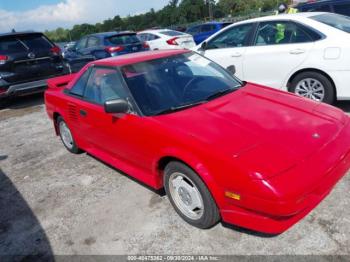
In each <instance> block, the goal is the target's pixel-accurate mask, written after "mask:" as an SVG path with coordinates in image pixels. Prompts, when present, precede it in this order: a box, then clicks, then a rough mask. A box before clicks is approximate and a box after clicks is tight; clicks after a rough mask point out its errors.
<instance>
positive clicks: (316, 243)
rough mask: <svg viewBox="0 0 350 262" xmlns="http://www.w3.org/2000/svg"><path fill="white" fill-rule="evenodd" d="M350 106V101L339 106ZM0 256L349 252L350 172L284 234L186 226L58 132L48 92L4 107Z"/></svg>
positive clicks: (163, 202) (154, 196) (0, 116)
mask: <svg viewBox="0 0 350 262" xmlns="http://www.w3.org/2000/svg"><path fill="white" fill-rule="evenodd" d="M338 106H339V107H341V108H342V109H344V110H345V111H348V112H349V111H350V103H345V102H343V103H339V104H338ZM0 134H1V135H0V254H2V255H3V254H10V255H11V254H15V255H19V254H21V255H27V254H55V255H63V254H65V255H70V254H86V255H89V254H95V255H98V254H215V255H220V254H221V255H229V254H239V255H251V254H255V255H256V254H275V255H280V254H304V255H305V254H328V255H330V254H337V255H345V254H350V176H349V175H347V176H345V177H344V178H343V179H342V180H341V181H340V182H339V183H338V184H337V186H336V187H335V188H334V190H333V191H332V193H331V194H330V195H329V196H328V197H327V198H326V199H325V200H324V201H323V202H322V203H321V204H320V205H319V206H318V207H317V208H316V209H315V210H314V211H313V212H311V213H310V214H309V215H308V216H307V217H306V218H304V219H303V220H302V221H300V222H299V223H298V224H296V225H295V226H294V227H292V228H291V229H289V230H288V231H287V232H285V233H283V234H281V235H278V236H275V237H266V236H263V235H259V234H254V233H253V232H249V231H246V230H240V229H237V228H234V227H228V226H224V225H222V224H218V225H217V226H215V227H214V228H212V229H210V230H199V229H196V228H194V227H191V226H189V225H188V224H186V223H185V222H184V221H183V220H182V219H181V218H180V217H179V216H178V215H177V214H176V213H175V211H174V210H173V208H172V207H171V205H170V203H169V202H168V200H167V198H166V197H165V196H162V195H161V194H158V193H156V192H153V191H152V190H150V189H149V188H147V187H145V186H143V185H141V184H139V183H137V182H135V181H134V180H132V179H130V178H129V177H127V176H126V175H123V174H120V173H118V172H117V171H116V170H114V169H112V168H111V167H109V166H107V165H105V164H103V163H101V162H100V161H98V160H96V159H95V158H93V157H91V156H89V155H87V154H82V155H73V154H70V153H69V152H68V151H67V150H66V149H65V148H64V147H63V145H62V144H61V142H60V140H59V138H58V137H56V136H55V134H54V130H53V127H52V124H51V122H50V121H49V119H48V118H47V116H46V112H45V108H44V105H43V99H42V96H40V95H39V96H30V97H26V98H19V99H17V100H16V101H14V102H13V103H12V104H11V105H10V106H9V107H8V108H5V109H2V110H0Z"/></svg>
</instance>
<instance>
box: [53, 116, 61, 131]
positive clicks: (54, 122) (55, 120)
mask: <svg viewBox="0 0 350 262" xmlns="http://www.w3.org/2000/svg"><path fill="white" fill-rule="evenodd" d="M58 117H62V116H61V114H60V113H58V112H54V113H53V124H54V127H55V132H56V135H57V136H58V135H59V134H60V133H59V131H58V125H57V119H58Z"/></svg>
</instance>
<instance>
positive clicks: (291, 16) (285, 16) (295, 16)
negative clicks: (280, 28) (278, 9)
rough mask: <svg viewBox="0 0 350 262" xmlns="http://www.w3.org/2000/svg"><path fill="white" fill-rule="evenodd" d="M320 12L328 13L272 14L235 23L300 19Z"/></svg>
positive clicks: (317, 13)
mask: <svg viewBox="0 0 350 262" xmlns="http://www.w3.org/2000/svg"><path fill="white" fill-rule="evenodd" d="M320 14H327V13H326V12H301V13H295V14H280V15H270V16H263V17H258V18H252V19H248V20H244V21H241V22H237V23H235V24H244V23H249V22H262V21H270V20H280V19H282V20H287V19H292V20H293V19H298V18H309V17H311V16H316V15H320Z"/></svg>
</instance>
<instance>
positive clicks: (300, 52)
mask: <svg viewBox="0 0 350 262" xmlns="http://www.w3.org/2000/svg"><path fill="white" fill-rule="evenodd" d="M289 53H290V54H292V55H300V54H303V53H305V50H303V49H294V50H291V51H290V52H289Z"/></svg>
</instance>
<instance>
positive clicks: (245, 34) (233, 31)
mask: <svg viewBox="0 0 350 262" xmlns="http://www.w3.org/2000/svg"><path fill="white" fill-rule="evenodd" d="M252 29H253V24H245V25H239V26H234V27H231V28H229V29H227V30H225V31H224V32H222V33H221V34H219V35H218V36H216V37H215V38H214V39H212V40H211V41H209V42H208V45H207V49H215V48H229V47H242V46H247V45H248V40H249V36H250V32H251V31H252Z"/></svg>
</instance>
